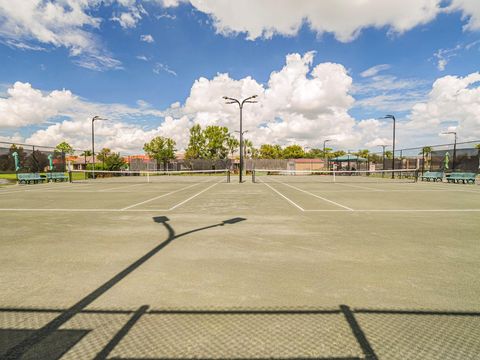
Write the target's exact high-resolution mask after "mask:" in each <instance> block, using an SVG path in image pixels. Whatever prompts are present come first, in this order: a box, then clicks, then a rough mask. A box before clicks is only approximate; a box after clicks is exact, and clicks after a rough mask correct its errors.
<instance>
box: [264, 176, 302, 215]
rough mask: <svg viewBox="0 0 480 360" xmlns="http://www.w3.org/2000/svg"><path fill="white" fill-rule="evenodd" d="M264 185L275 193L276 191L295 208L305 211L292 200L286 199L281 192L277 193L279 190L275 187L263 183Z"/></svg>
mask: <svg viewBox="0 0 480 360" xmlns="http://www.w3.org/2000/svg"><path fill="white" fill-rule="evenodd" d="M262 183H263V184H265V185H267V186H268V187H269V188H270V189H272V190H273V191H275V192H276V193H277V194H278V195H280V196H281V197H283V198H284V199H285V200H287V201H288V202H289V203H290V204H292V205H293V206H295V207H296V208H297V209H300V210H301V211H305V209H304V208H302V207H301V206H300V205H297V204H296V203H295V202H293V200H290V199H289V198H288V197H286V196H285V195H283V194H282V193H281V192H280V191H277V189H275V188H274V187H272V186H270V185H268V184H267V183H264V182H263V181H262Z"/></svg>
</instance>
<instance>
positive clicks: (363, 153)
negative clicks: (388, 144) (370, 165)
mask: <svg viewBox="0 0 480 360" xmlns="http://www.w3.org/2000/svg"><path fill="white" fill-rule="evenodd" d="M355 155H357V156H358V157H361V158H364V159H368V158H369V157H370V151H369V150H367V149H363V150H358V151H357V152H356V153H355Z"/></svg>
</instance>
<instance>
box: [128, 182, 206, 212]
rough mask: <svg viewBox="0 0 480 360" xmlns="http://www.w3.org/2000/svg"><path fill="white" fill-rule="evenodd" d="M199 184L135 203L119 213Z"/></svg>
mask: <svg viewBox="0 0 480 360" xmlns="http://www.w3.org/2000/svg"><path fill="white" fill-rule="evenodd" d="M200 184H201V183H195V184H192V185H188V186H185V187H183V188H180V189H178V190H174V191H170V192H169V193H166V194H163V195H159V196H155V197H154V198H151V199H148V200H145V201H141V202H139V203H136V204H133V205H129V206H126V207H124V208H122V209H120V210H121V211H125V210H128V209H131V208H133V207H135V206H138V205H143V204H146V203H149V202H150V201H154V200H157V199H160V198H162V197H164V196H168V195H172V194H175V193H177V192H179V191H182V190H186V189H188V188H191V187H193V186H197V185H200Z"/></svg>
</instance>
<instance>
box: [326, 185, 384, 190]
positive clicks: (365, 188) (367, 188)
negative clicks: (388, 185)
mask: <svg viewBox="0 0 480 360" xmlns="http://www.w3.org/2000/svg"><path fill="white" fill-rule="evenodd" d="M335 184H338V185H344V186H349V187H353V188H358V189H364V190H370V191H385V190H383V189H374V188H370V187H368V186H361V185H352V184H344V183H335Z"/></svg>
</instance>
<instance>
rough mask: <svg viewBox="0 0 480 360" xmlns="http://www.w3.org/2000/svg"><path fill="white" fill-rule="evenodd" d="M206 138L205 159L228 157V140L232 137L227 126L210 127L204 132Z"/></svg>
mask: <svg viewBox="0 0 480 360" xmlns="http://www.w3.org/2000/svg"><path fill="white" fill-rule="evenodd" d="M203 136H204V138H205V157H206V158H207V159H210V160H219V159H226V158H227V157H228V148H227V139H228V138H229V137H230V134H229V132H228V128H227V127H225V126H217V125H210V126H207V127H206V128H205V130H204V131H203Z"/></svg>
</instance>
